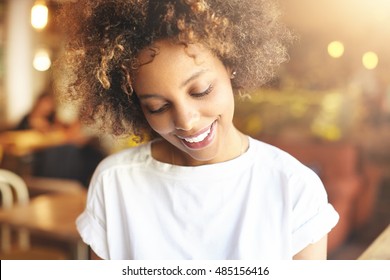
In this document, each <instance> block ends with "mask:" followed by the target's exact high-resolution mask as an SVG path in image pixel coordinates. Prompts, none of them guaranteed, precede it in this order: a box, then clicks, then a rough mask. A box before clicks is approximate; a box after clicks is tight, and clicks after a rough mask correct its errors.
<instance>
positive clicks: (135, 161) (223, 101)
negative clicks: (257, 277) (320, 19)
mask: <svg viewBox="0 0 390 280" xmlns="http://www.w3.org/2000/svg"><path fill="white" fill-rule="evenodd" d="M68 8H69V9H70V10H69V9H65V10H64V12H63V15H65V17H64V20H63V21H64V22H65V21H66V20H67V21H70V22H67V25H68V27H70V28H69V30H68V32H69V33H68V34H69V35H70V37H69V45H68V46H67V47H68V50H69V52H68V53H67V56H65V62H66V64H64V65H66V66H67V67H68V68H67V69H66V70H67V71H70V73H73V74H74V79H73V80H72V81H70V84H69V87H70V88H72V89H74V90H72V91H69V92H70V95H71V96H70V97H71V98H72V99H73V100H75V99H78V100H79V101H80V102H81V104H82V106H81V108H82V109H83V112H82V115H83V116H84V118H85V120H86V121H89V122H90V123H97V124H98V125H99V127H100V128H101V129H103V128H104V129H106V130H108V131H110V132H112V133H113V134H117V135H118V134H123V133H127V134H134V135H136V136H138V137H139V138H140V139H145V137H146V138H147V139H151V140H150V141H148V142H146V143H144V144H142V145H140V146H138V147H136V148H131V149H127V150H125V151H122V152H119V153H117V154H114V155H111V156H109V157H108V158H106V159H105V160H104V161H103V162H102V163H101V164H100V165H99V167H98V168H97V170H96V171H95V174H94V177H93V179H92V181H91V184H90V187H89V194H88V201H87V206H86V209H85V211H84V212H83V213H82V214H81V215H80V217H79V218H78V220H77V227H78V230H79V232H80V234H81V236H82V238H83V240H84V241H85V242H86V243H87V244H89V245H90V247H91V250H92V256H93V257H94V258H103V259H293V258H294V259H325V258H326V238H327V237H326V236H327V233H328V232H329V231H330V230H331V229H332V227H334V225H335V224H336V223H337V220H338V215H337V213H336V212H335V210H334V209H333V207H332V206H331V205H330V204H328V201H327V196H326V192H325V190H324V187H323V185H322V183H321V181H320V180H319V178H318V177H317V176H316V175H315V174H314V173H313V172H312V171H311V170H310V169H308V168H307V167H305V166H303V165H302V164H301V163H299V162H298V161H297V160H295V159H294V158H292V157H291V156H289V155H288V154H286V153H285V152H283V151H281V150H279V149H277V148H275V147H272V146H270V145H267V144H265V143H262V142H260V141H258V140H255V139H253V138H251V137H249V136H247V135H244V134H243V133H241V132H240V131H239V130H237V128H236V127H235V126H234V125H233V121H232V120H233V114H234V94H240V93H241V94H242V93H245V92H246V91H249V90H251V89H254V88H257V87H259V86H261V85H263V84H264V83H265V82H267V81H268V80H269V79H270V78H271V77H272V76H273V75H274V72H275V70H276V68H277V67H278V65H280V63H282V62H283V61H285V60H286V57H287V54H286V49H285V46H284V43H285V42H287V41H288V40H290V38H291V36H290V34H289V32H288V31H287V30H286V29H285V28H284V27H283V26H282V25H281V24H280V23H279V22H278V21H277V16H278V11H277V7H275V3H274V1H268V0H244V1H243V0H238V1H222V0H182V1H180V0H178V1H172V0H171V1H169V0H167V1H146V0H123V1H94V2H91V1H78V2H77V3H76V4H70V6H69V7H68ZM70 15H72V16H73V17H72V18H70V19H69V18H67V17H69V16H70Z"/></svg>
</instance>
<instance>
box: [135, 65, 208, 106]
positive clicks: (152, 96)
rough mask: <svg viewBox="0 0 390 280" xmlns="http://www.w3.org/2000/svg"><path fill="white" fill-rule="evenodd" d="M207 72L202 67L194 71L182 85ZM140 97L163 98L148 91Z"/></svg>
mask: <svg viewBox="0 0 390 280" xmlns="http://www.w3.org/2000/svg"><path fill="white" fill-rule="evenodd" d="M205 72H207V69H201V70H199V71H197V72H195V73H193V74H192V75H191V76H190V77H189V78H188V79H186V80H184V81H183V82H182V83H181V84H180V87H181V88H182V87H185V86H186V85H188V84H189V83H190V82H191V81H193V80H195V79H196V78H198V77H199V76H201V75H202V74H203V73H205ZM138 98H139V99H142V100H144V99H149V98H162V97H161V96H160V95H159V94H156V93H147V94H142V95H141V96H139V97H138Z"/></svg>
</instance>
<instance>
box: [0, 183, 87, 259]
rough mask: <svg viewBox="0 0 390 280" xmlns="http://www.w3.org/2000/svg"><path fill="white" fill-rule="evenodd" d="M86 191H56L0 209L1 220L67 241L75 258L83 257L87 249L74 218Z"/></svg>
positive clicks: (82, 207) (16, 227) (84, 257)
mask: <svg viewBox="0 0 390 280" xmlns="http://www.w3.org/2000/svg"><path fill="white" fill-rule="evenodd" d="M85 201H86V192H85V191H84V192H80V193H77V194H75V193H71V194H69V193H66V194H65V193H57V194H45V195H40V196H37V197H35V198H33V199H31V200H30V202H29V203H28V204H27V205H21V206H14V207H12V208H11V209H9V210H1V211H0V223H3V224H8V225H9V226H11V227H13V228H15V229H26V230H28V231H29V232H30V233H34V234H39V235H40V236H46V237H51V238H55V239H60V240H64V241H68V242H70V243H71V244H72V245H74V246H75V258H77V259H86V258H87V255H88V252H87V247H86V245H85V244H84V243H83V242H82V240H81V238H80V235H79V233H78V232H77V229H76V225H75V220H76V218H77V216H78V215H79V214H80V213H81V212H82V211H83V209H84V207H85Z"/></svg>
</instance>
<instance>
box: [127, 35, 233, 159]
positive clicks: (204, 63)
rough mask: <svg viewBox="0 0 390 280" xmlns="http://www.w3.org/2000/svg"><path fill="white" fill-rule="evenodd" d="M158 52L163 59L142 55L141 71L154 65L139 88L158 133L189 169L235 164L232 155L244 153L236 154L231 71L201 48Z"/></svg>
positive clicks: (162, 44) (162, 46)
mask: <svg viewBox="0 0 390 280" xmlns="http://www.w3.org/2000/svg"><path fill="white" fill-rule="evenodd" d="M153 47H154V48H155V50H157V53H154V52H152V51H151V50H150V49H145V50H144V51H142V52H141V53H140V55H139V60H140V63H141V65H142V63H143V62H147V61H148V62H149V63H146V64H143V65H142V66H141V67H140V69H139V71H138V73H137V74H136V76H135V83H134V89H135V92H136V94H137V96H138V98H139V100H140V103H141V107H142V110H143V112H144V115H145V118H146V120H147V121H148V123H149V124H150V126H151V127H152V129H153V130H154V131H156V132H157V133H158V134H159V135H160V136H161V137H163V138H164V139H165V140H166V141H168V142H169V143H171V144H172V145H174V146H175V147H176V148H177V149H179V150H180V151H181V152H180V156H181V157H182V158H185V162H186V164H187V165H201V164H205V163H215V162H221V161H226V160H228V159H231V158H232V157H233V156H232V155H231V153H229V150H234V149H235V151H237V149H240V147H237V148H235V146H237V145H239V144H237V131H236V129H235V128H234V126H233V122H232V120H233V112H234V97H233V90H232V86H231V82H230V76H231V72H230V70H229V69H227V68H226V67H225V66H224V65H223V63H222V62H221V61H220V60H219V59H218V58H216V57H215V56H213V55H212V53H211V52H209V51H207V50H206V49H204V48H202V47H201V46H199V45H189V46H187V47H185V46H183V45H179V44H173V43H170V42H169V41H159V42H156V43H155V45H153ZM154 55H155V56H154ZM153 56H154V57H153ZM152 57H153V58H152ZM151 59H152V60H151ZM150 61H151V62H150ZM235 156H236V155H235ZM176 157H177V155H176Z"/></svg>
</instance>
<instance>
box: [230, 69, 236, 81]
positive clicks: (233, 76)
mask: <svg viewBox="0 0 390 280" xmlns="http://www.w3.org/2000/svg"><path fill="white" fill-rule="evenodd" d="M236 74H237V72H236V71H233V72H232V74H231V75H230V79H232V80H233V79H234V78H235V77H236Z"/></svg>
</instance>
